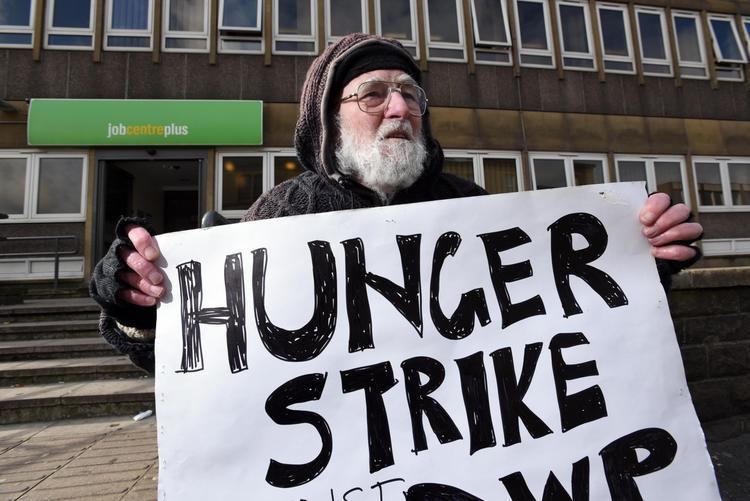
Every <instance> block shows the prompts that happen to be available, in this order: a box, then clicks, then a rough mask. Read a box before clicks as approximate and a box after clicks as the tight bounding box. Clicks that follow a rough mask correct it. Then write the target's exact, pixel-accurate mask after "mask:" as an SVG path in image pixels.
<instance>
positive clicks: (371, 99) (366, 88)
mask: <svg viewBox="0 0 750 501" xmlns="http://www.w3.org/2000/svg"><path fill="white" fill-rule="evenodd" d="M386 99H388V84H387V83H385V82H365V83H363V84H362V85H360V86H359V89H357V102H359V107H360V108H362V111H365V112H371V111H377V110H378V107H380V106H382V104H383V103H384V102H385V100H386Z"/></svg>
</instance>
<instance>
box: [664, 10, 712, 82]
mask: <svg viewBox="0 0 750 501" xmlns="http://www.w3.org/2000/svg"><path fill="white" fill-rule="evenodd" d="M678 17H683V18H689V19H693V20H694V21H695V31H696V34H697V37H698V48H699V50H700V56H701V62H700V63H696V62H692V61H683V60H682V56H681V55H680V44H679V41H678V38H677V24H676V18H678ZM672 29H673V30H674V33H675V50H676V51H677V66H678V67H679V68H680V70H682V67H683V66H684V67H686V68H700V69H702V70H704V73H705V74H704V75H703V76H700V75H688V74H683V72H682V71H680V78H692V79H696V80H708V78H709V74H708V57H707V55H706V42H705V40H704V39H703V22H702V20H701V16H700V14H699V13H698V12H691V11H685V10H676V11H672Z"/></svg>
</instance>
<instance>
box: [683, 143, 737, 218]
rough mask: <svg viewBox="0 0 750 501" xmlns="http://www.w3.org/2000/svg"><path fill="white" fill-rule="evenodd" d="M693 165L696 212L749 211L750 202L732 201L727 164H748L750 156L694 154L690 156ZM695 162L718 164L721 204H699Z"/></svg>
mask: <svg viewBox="0 0 750 501" xmlns="http://www.w3.org/2000/svg"><path fill="white" fill-rule="evenodd" d="M692 163H693V165H692V167H693V180H694V186H695V193H696V194H697V195H698V200H696V206H697V207H698V212H750V204H747V205H734V203H733V202H732V187H731V184H730V177H729V164H730V163H748V164H750V157H707V156H695V157H693V158H692ZM696 163H718V164H719V176H720V179H721V195H722V197H723V198H724V204H723V205H701V203H700V202H701V197H700V190H699V189H698V173H697V172H696V170H695V164H696Z"/></svg>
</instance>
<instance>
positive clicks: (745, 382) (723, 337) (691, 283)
mask: <svg viewBox="0 0 750 501" xmlns="http://www.w3.org/2000/svg"><path fill="white" fill-rule="evenodd" d="M669 299H670V301H669V303H670V308H671V311H672V318H673V320H674V325H675V331H676V333H677V339H678V342H679V343H680V347H681V350H682V358H683V361H684V363H685V373H686V376H687V380H688V385H689V387H690V392H691V394H692V396H693V403H694V404H695V409H696V411H697V413H698V418H699V419H700V420H701V423H703V428H704V431H705V432H706V436H707V438H709V439H714V440H720V439H723V438H728V437H731V436H734V435H737V434H739V433H743V432H750V267H743V268H711V269H698V270H688V271H685V272H682V273H681V274H680V275H678V276H677V277H675V283H674V287H673V289H672V293H671V294H670V298H669Z"/></svg>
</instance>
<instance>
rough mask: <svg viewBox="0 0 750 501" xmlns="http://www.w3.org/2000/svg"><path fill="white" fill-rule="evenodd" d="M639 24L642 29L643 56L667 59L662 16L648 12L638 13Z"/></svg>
mask: <svg viewBox="0 0 750 501" xmlns="http://www.w3.org/2000/svg"><path fill="white" fill-rule="evenodd" d="M638 25H639V27H640V30H641V47H643V57H646V58H649V59H666V58H667V53H666V51H665V48H664V33H663V32H662V29H661V16H659V14H649V13H647V12H639V13H638Z"/></svg>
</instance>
